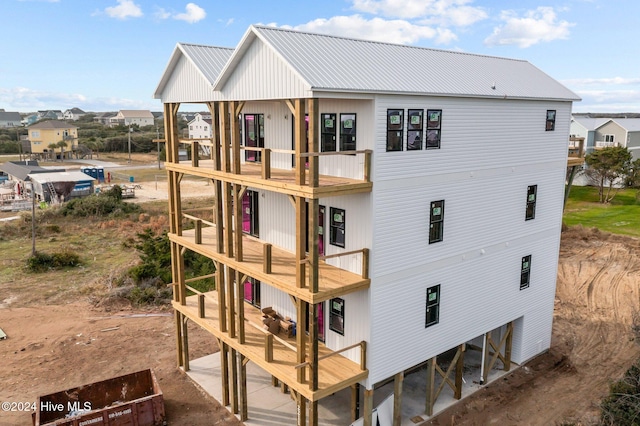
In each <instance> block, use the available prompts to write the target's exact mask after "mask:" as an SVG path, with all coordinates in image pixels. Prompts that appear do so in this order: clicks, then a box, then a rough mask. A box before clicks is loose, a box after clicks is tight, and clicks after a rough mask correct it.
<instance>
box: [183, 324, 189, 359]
mask: <svg viewBox="0 0 640 426" xmlns="http://www.w3.org/2000/svg"><path fill="white" fill-rule="evenodd" d="M187 321H188V319H187V317H186V315H182V368H183V370H184V371H189V327H188V324H187Z"/></svg>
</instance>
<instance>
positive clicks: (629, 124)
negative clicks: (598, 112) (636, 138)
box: [612, 118, 640, 132]
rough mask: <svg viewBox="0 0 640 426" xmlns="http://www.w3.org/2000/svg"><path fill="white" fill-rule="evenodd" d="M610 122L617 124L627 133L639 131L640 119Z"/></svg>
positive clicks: (617, 119)
mask: <svg viewBox="0 0 640 426" xmlns="http://www.w3.org/2000/svg"><path fill="white" fill-rule="evenodd" d="M612 121H614V122H616V123H618V124H619V125H620V127H622V128H623V129H625V130H626V131H627V132H638V131H640V118H613V119H612Z"/></svg>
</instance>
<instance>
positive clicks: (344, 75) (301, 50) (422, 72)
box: [214, 26, 580, 101]
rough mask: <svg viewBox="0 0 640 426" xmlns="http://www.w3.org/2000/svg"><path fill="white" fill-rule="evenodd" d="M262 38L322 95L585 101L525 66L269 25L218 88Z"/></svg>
mask: <svg viewBox="0 0 640 426" xmlns="http://www.w3.org/2000/svg"><path fill="white" fill-rule="evenodd" d="M255 39H260V40H262V41H263V42H264V43H266V44H267V45H268V46H270V47H271V48H272V49H273V50H274V51H275V52H276V53H277V54H278V55H279V56H280V57H281V58H282V59H283V60H284V61H285V62H286V63H288V64H289V65H290V66H291V68H292V69H293V70H294V72H296V73H297V74H298V75H299V76H300V78H301V79H302V80H303V81H305V82H306V83H307V84H308V85H309V86H310V88H311V89H312V90H314V91H343V92H344V91H346V92H363V93H405V94H429V95H442V96H474V97H490V98H520V99H553V100H567V101H576V100H580V97H579V96H578V95H576V94H575V93H573V92H572V91H571V90H569V89H568V88H566V87H565V86H563V85H562V84H560V83H559V82H558V81H556V80H554V79H553V78H551V77H550V76H548V75H547V74H545V73H544V72H542V71H541V70H539V69H538V68H536V67H535V66H533V65H532V64H531V63H529V62H527V61H524V60H516V59H507V58H499V57H493V56H483V55H475V54H470V53H463V52H453V51H445V50H437V49H428V48H422V47H414V46H405V45H398V44H390V43H382V42H376V41H366V40H356V39H350V38H344V37H336V36H331V35H322V34H311V33H304V32H299V31H292V30H287V29H280V28H273V27H266V26H251V27H249V29H248V30H247V32H246V33H245V35H244V37H243V39H242V41H241V42H240V44H239V45H238V47H237V48H236V50H235V52H234V53H233V55H232V56H231V59H230V60H229V62H228V63H227V64H226V66H225V68H224V69H223V70H222V72H221V73H220V77H219V78H218V80H217V81H216V84H215V85H214V90H220V89H221V88H222V87H223V85H224V83H225V81H226V80H227V79H228V78H229V76H230V75H231V74H232V73H233V70H234V68H235V67H236V66H237V65H238V64H239V63H240V61H241V59H242V57H243V54H244V52H245V51H246V50H247V49H248V48H249V46H250V45H251V44H252V42H253V41H254V40H255ZM328 56H330V58H331V60H327V57H328Z"/></svg>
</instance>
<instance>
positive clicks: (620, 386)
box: [600, 360, 640, 426]
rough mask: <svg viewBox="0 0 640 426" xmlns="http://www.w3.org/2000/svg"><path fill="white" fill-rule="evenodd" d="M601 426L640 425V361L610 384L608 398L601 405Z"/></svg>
mask: <svg viewBox="0 0 640 426" xmlns="http://www.w3.org/2000/svg"><path fill="white" fill-rule="evenodd" d="M601 409H602V414H601V417H600V419H601V422H602V424H603V425H616V426H637V425H640V360H638V361H636V363H635V364H634V365H632V366H631V368H629V370H627V372H626V373H625V375H624V377H623V378H622V379H620V380H618V381H617V382H615V383H613V384H611V386H610V389H609V396H608V397H606V398H605V400H604V401H603V402H602V404H601Z"/></svg>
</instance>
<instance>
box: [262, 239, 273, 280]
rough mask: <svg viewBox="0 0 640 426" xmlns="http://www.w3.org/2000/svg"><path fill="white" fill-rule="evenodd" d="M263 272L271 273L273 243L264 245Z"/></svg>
mask: <svg viewBox="0 0 640 426" xmlns="http://www.w3.org/2000/svg"><path fill="white" fill-rule="evenodd" d="M262 272H264V273H265V274H270V273H271V244H268V243H265V244H264V245H263V246H262Z"/></svg>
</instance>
